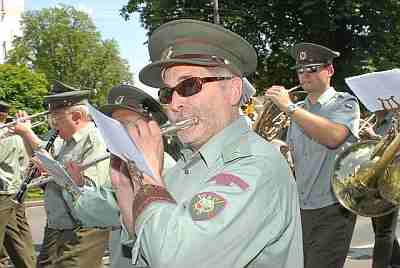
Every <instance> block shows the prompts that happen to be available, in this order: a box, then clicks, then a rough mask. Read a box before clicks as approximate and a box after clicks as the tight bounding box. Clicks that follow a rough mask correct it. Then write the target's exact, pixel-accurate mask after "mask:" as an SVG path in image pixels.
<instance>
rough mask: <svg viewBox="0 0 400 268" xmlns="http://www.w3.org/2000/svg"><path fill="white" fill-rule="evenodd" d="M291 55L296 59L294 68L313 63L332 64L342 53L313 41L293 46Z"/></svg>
mask: <svg viewBox="0 0 400 268" xmlns="http://www.w3.org/2000/svg"><path fill="white" fill-rule="evenodd" d="M290 55H291V56H292V57H293V59H295V60H296V65H295V66H294V67H293V69H298V68H301V67H307V66H313V65H320V64H331V63H332V61H333V59H334V58H336V57H339V56H340V53H339V52H337V51H333V50H331V49H329V48H327V47H324V46H321V45H317V44H313V43H299V44H296V45H295V46H293V47H292V49H291V50H290Z"/></svg>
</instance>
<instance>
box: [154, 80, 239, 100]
mask: <svg viewBox="0 0 400 268" xmlns="http://www.w3.org/2000/svg"><path fill="white" fill-rule="evenodd" d="M232 78H233V77H190V78H188V79H185V80H183V81H182V82H180V83H179V84H177V85H176V86H175V87H173V88H170V87H164V88H162V89H160V91H158V98H159V99H160V102H161V103H162V104H169V103H171V101H172V95H173V94H174V91H176V92H178V94H179V95H180V96H182V97H190V96H193V95H195V94H197V93H199V92H200V91H201V89H202V88H203V84H205V83H210V82H216V81H222V80H229V79H232Z"/></svg>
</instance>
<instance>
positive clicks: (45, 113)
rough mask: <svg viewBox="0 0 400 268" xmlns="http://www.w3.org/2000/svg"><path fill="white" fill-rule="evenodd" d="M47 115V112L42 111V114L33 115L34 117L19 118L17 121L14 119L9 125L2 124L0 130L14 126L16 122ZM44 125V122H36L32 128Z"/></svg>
mask: <svg viewBox="0 0 400 268" xmlns="http://www.w3.org/2000/svg"><path fill="white" fill-rule="evenodd" d="M49 113H50V112H49V111H44V112H41V113H37V114H34V115H28V116H24V117H21V118H18V119H16V120H14V121H12V122H10V123H7V124H4V125H2V126H0V129H3V128H7V127H11V126H14V125H16V124H17V123H18V122H20V121H24V120H29V119H33V118H36V117H39V116H45V115H48V114H49ZM44 123H45V122H44V121H42V122H37V123H35V124H36V125H35V124H33V125H32V127H34V126H35V127H37V126H38V125H41V124H44Z"/></svg>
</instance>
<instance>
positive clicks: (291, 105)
mask: <svg viewBox="0 0 400 268" xmlns="http://www.w3.org/2000/svg"><path fill="white" fill-rule="evenodd" d="M287 108H288V110H287V114H288V116H292V114H293V113H294V112H295V111H296V110H297V109H298V108H299V107H298V106H297V105H296V104H295V103H293V102H291V103H289V105H288V107H287Z"/></svg>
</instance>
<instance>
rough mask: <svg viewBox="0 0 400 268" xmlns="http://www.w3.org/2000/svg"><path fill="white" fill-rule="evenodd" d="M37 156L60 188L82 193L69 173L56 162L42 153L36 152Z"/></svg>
mask: <svg viewBox="0 0 400 268" xmlns="http://www.w3.org/2000/svg"><path fill="white" fill-rule="evenodd" d="M35 156H36V157H37V158H38V159H39V160H40V162H41V163H42V165H43V166H44V168H45V169H46V170H47V172H48V173H49V174H50V175H51V176H52V180H54V182H55V183H57V184H58V185H59V186H61V187H62V188H65V189H69V190H71V191H72V192H73V193H74V194H80V193H82V190H81V189H80V188H79V187H78V186H77V185H76V184H75V182H74V181H73V180H72V178H71V176H70V175H69V173H68V172H67V171H66V170H65V169H64V167H63V166H62V165H61V164H60V163H59V162H58V161H56V160H54V159H51V158H49V157H47V155H46V154H43V153H41V152H40V151H38V152H35Z"/></svg>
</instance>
